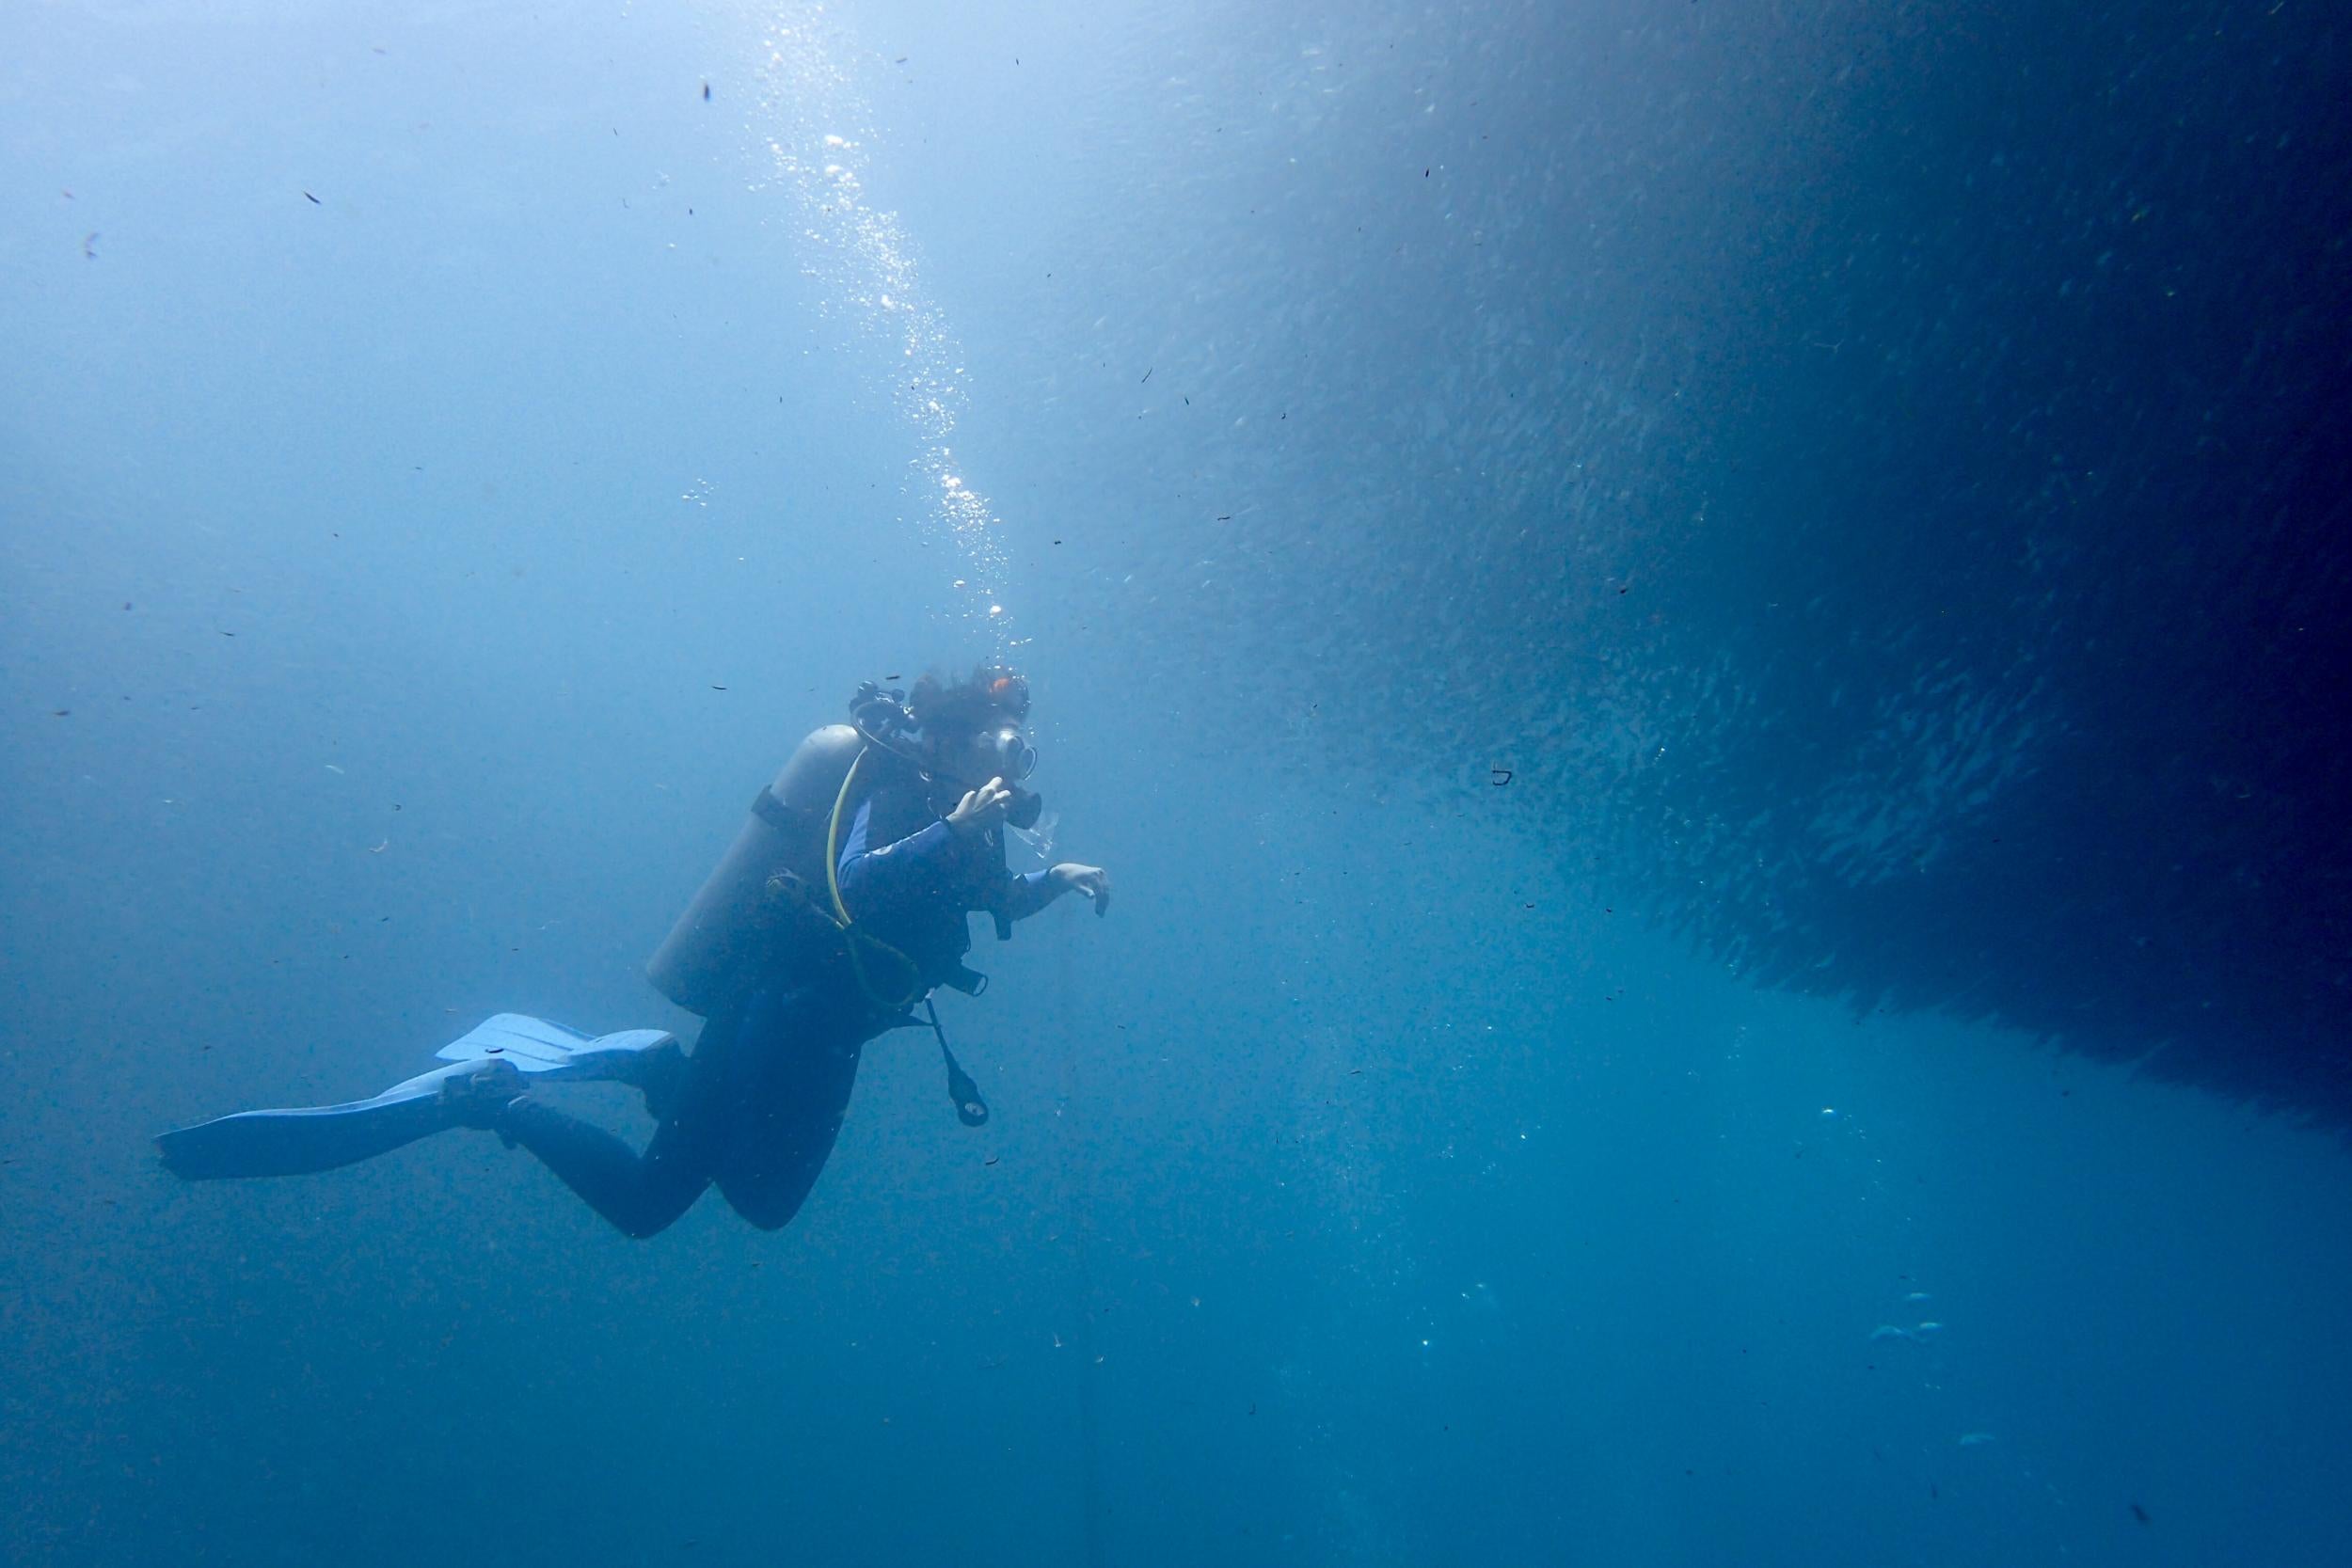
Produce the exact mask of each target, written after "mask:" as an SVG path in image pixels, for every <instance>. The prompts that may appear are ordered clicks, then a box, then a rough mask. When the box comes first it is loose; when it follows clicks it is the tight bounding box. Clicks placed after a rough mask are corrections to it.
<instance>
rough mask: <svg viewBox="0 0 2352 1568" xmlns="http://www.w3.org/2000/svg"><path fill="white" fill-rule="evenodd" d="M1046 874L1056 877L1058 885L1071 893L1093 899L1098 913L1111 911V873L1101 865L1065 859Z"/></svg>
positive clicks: (1095, 910) (1056, 884)
mask: <svg viewBox="0 0 2352 1568" xmlns="http://www.w3.org/2000/svg"><path fill="white" fill-rule="evenodd" d="M1046 875H1047V876H1048V877H1051V878H1052V879H1054V885H1055V886H1056V887H1057V888H1061V889H1063V890H1065V891H1066V892H1070V893H1083V894H1085V895H1087V896H1088V897H1089V898H1091V899H1093V900H1094V912H1095V913H1096V914H1108V913H1110V909H1111V874H1110V873H1109V872H1107V871H1105V870H1104V869H1103V868H1102V867H1101V866H1099V865H1080V864H1079V863H1077V862H1076V861H1064V862H1062V863H1061V864H1059V865H1057V866H1056V867H1054V869H1053V870H1051V871H1049V872H1047V873H1046Z"/></svg>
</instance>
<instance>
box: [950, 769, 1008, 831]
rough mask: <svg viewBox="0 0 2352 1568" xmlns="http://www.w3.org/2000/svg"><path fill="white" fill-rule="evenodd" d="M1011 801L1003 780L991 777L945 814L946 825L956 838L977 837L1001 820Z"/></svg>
mask: <svg viewBox="0 0 2352 1568" xmlns="http://www.w3.org/2000/svg"><path fill="white" fill-rule="evenodd" d="M1011 803H1012V791H1011V790H1009V789H1007V788H1006V787H1005V781H1004V780H1002V779H991V780H989V781H988V783H986V784H982V785H980V787H979V788H977V789H976V790H974V791H972V793H971V794H969V795H966V796H965V797H964V798H963V800H962V801H961V803H959V804H958V805H957V807H956V809H955V810H953V811H951V812H949V813H948V814H947V826H948V827H950V828H952V829H954V830H955V833H956V836H957V837H958V838H977V837H978V836H979V835H980V834H982V833H984V832H988V830H989V829H991V828H993V827H995V826H996V825H997V824H998V823H1000V822H1002V821H1003V820H1004V819H1005V808H1006V807H1007V806H1009V805H1010V804H1011Z"/></svg>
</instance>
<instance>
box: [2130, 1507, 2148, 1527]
mask: <svg viewBox="0 0 2352 1568" xmlns="http://www.w3.org/2000/svg"><path fill="white" fill-rule="evenodd" d="M2132 1517H2133V1518H2135V1519H2137V1520H2138V1521H2139V1522H2140V1523H2141V1524H2143V1525H2144V1524H2146V1523H2147V1522H2148V1511H2147V1510H2146V1509H2144V1508H2142V1507H2140V1506H2139V1505H2138V1504H2137V1503H2134V1504H2132Z"/></svg>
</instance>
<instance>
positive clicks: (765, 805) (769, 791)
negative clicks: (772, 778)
mask: <svg viewBox="0 0 2352 1568" xmlns="http://www.w3.org/2000/svg"><path fill="white" fill-rule="evenodd" d="M752 815H753V816H756V817H758V818H759V819H760V820H761V821H762V822H765V823H767V824H768V826H770V827H771V828H773V829H775V830H776V831H777V832H791V831H792V830H793V829H795V828H800V827H804V826H805V825H807V824H808V823H809V822H810V821H812V820H813V819H814V818H815V817H816V816H817V814H816V813H815V812H813V811H811V810H809V809H808V808H807V807H806V806H796V805H794V804H793V803H792V802H791V801H789V800H785V799H783V798H782V797H780V796H778V795H777V794H776V792H775V790H774V789H773V788H771V786H769V785H767V784H761V785H760V786H759V793H758V794H756V795H755V796H753V797H752Z"/></svg>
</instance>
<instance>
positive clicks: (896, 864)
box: [834, 800, 963, 901]
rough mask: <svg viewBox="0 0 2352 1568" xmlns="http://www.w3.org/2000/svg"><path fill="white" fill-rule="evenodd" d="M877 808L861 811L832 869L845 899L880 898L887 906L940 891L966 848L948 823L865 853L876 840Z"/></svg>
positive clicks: (866, 805) (870, 803)
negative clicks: (935, 889)
mask: <svg viewBox="0 0 2352 1568" xmlns="http://www.w3.org/2000/svg"><path fill="white" fill-rule="evenodd" d="M873 823H874V802H873V801H872V800H867V801H866V802H865V803H864V804H863V805H861V806H859V807H858V808H857V817H856V820H855V821H853V822H851V823H850V833H849V836H848V838H846V839H845V840H843V841H842V845H841V859H840V861H839V863H837V864H836V865H835V866H834V874H835V876H837V877H838V878H839V879H840V882H841V894H842V896H843V897H845V898H846V897H848V896H849V895H851V894H853V893H854V894H860V895H867V896H870V897H879V898H881V899H883V900H885V901H887V900H891V899H895V898H898V897H899V896H901V895H912V894H915V893H919V892H921V891H923V890H925V889H928V888H931V887H936V886H937V885H938V883H939V879H940V878H941V876H942V874H943V873H944V872H945V871H946V868H947V866H948V864H949V863H951V862H953V861H954V860H955V858H956V857H957V856H958V855H959V854H961V852H962V849H963V846H962V843H961V841H960V840H959V839H958V838H957V837H956V835H955V832H954V830H952V829H950V828H949V827H948V826H947V824H946V822H944V821H942V822H934V823H932V824H931V825H930V826H929V827H927V828H924V829H922V830H921V831H919V832H913V833H909V834H908V835H907V836H906V837H904V838H902V839H900V840H898V843H896V844H886V845H884V846H882V847H881V848H879V849H869V848H867V847H866V841H867V839H868V838H869V837H870V836H871V834H872V830H873Z"/></svg>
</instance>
